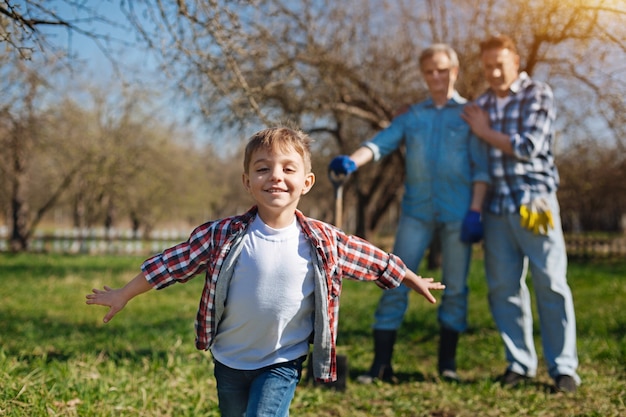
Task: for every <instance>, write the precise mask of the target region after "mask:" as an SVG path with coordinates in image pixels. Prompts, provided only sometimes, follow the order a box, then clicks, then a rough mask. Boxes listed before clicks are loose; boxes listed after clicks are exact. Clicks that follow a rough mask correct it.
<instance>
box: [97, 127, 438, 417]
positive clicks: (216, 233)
mask: <svg viewBox="0 0 626 417" xmlns="http://www.w3.org/2000/svg"><path fill="white" fill-rule="evenodd" d="M309 142H310V139H309V138H308V137H307V136H306V135H304V134H303V133H302V132H299V131H295V130H292V129H289V128H284V127H278V128H270V129H265V130H262V131H260V132H258V133H256V134H255V135H253V136H252V137H251V139H250V141H249V143H248V145H247V146H246V150H245V157H244V173H243V175H242V180H243V185H244V188H245V189H246V190H247V191H248V193H250V195H251V196H252V198H253V199H254V201H255V203H256V205H255V206H254V207H252V208H251V209H250V210H249V211H248V212H247V213H244V214H242V215H238V216H233V217H229V218H225V219H221V220H216V221H210V222H208V223H205V224H203V225H201V226H199V227H197V228H196V229H195V230H194V231H193V232H192V234H191V236H190V238H189V240H188V241H187V242H183V243H180V244H178V245H176V246H173V247H172V248H169V249H166V250H165V251H163V252H162V253H160V254H158V255H156V256H154V257H152V258H150V259H148V260H146V261H145V262H144V263H143V265H142V267H141V269H142V272H140V273H139V274H138V275H137V276H136V277H135V278H134V279H133V280H131V281H130V282H129V283H128V284H126V285H125V286H124V287H123V288H120V289H111V288H109V287H107V286H105V287H104V290H98V289H94V290H93V293H92V294H89V295H87V304H99V305H105V306H109V307H110V310H109V312H108V313H107V314H106V315H105V316H104V322H105V323H107V322H109V321H110V320H111V319H112V318H113V316H114V315H115V314H117V313H118V312H119V311H120V310H121V309H123V308H124V306H125V305H126V303H127V302H128V301H129V300H130V299H132V298H133V297H135V296H137V295H139V294H142V293H144V292H146V291H148V290H150V289H151V288H155V289H162V288H165V287H167V286H169V285H171V284H174V283H176V282H181V283H182V282H186V281H187V280H189V279H190V278H192V277H193V276H194V275H197V274H200V273H205V274H206V283H205V286H204V290H203V293H202V297H201V300H200V306H199V310H198V314H197V318H196V347H197V348H198V349H204V350H206V349H210V350H211V353H212V355H213V359H214V362H215V369H214V374H215V378H216V381H217V393H218V399H219V408H220V411H221V413H222V415H223V416H228V417H230V416H248V417H250V416H288V415H289V405H290V403H291V400H292V399H293V395H294V393H295V388H296V384H297V383H298V381H299V380H300V375H301V371H302V362H303V361H304V359H305V357H306V355H307V353H308V351H309V341H310V340H312V341H313V373H314V376H315V378H316V379H318V380H320V381H324V382H330V381H334V380H336V378H337V372H336V356H335V342H336V335H337V324H338V322H337V318H338V312H339V294H340V292H341V284H342V279H343V278H344V276H345V277H347V278H351V279H357V280H367V281H374V282H375V283H376V284H377V285H378V286H380V287H381V288H383V289H387V288H394V287H397V286H398V285H400V283H401V282H404V283H405V285H407V286H408V287H409V288H411V289H413V290H415V291H417V292H418V293H419V294H421V295H423V296H424V297H425V298H426V299H427V300H428V301H429V302H431V303H435V302H436V300H435V298H434V297H433V295H432V294H431V293H430V290H440V289H443V288H444V286H443V285H442V284H441V283H437V282H434V281H433V279H432V278H421V277H419V276H417V275H415V273H413V272H412V271H410V270H407V269H406V267H405V265H404V264H403V263H402V261H401V260H400V258H398V257H397V256H395V255H392V254H387V253H385V252H383V251H382V250H380V249H378V248H376V247H375V246H373V245H372V244H370V243H369V242H366V241H364V240H362V239H360V238H357V237H354V236H348V235H346V234H345V233H343V232H342V231H341V230H339V229H337V228H335V227H333V226H331V225H329V224H326V223H323V222H321V221H318V220H314V219H310V218H307V217H305V216H304V215H303V214H302V213H301V212H300V211H298V210H297V208H296V207H297V205H298V202H299V200H300V197H301V196H303V195H304V194H306V193H307V192H308V191H309V190H310V189H311V187H313V184H314V183H315V176H314V174H313V173H312V172H311V158H310V149H309Z"/></svg>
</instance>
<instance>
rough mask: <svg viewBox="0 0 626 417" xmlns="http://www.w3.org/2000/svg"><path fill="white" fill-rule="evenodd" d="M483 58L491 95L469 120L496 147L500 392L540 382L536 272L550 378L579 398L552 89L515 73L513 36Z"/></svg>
mask: <svg viewBox="0 0 626 417" xmlns="http://www.w3.org/2000/svg"><path fill="white" fill-rule="evenodd" d="M480 51H481V61H482V65H483V70H484V75H485V78H486V80H487V82H488V84H489V87H490V88H489V89H488V90H487V92H486V93H485V94H483V95H482V96H480V97H479V98H478V99H477V100H476V103H475V104H472V105H468V106H466V108H465V111H464V115H463V118H464V119H465V120H466V121H467V122H468V124H469V125H470V126H471V128H472V130H473V132H474V133H475V134H476V135H477V136H478V137H479V138H481V139H482V140H483V141H485V142H486V143H487V144H489V145H490V146H491V149H490V154H489V171H490V176H491V179H492V188H491V189H490V191H489V193H488V195H487V198H486V200H485V207H484V209H483V222H484V239H485V273H486V276H487V282H488V286H489V303H490V307H491V312H492V315H493V317H494V320H495V322H496V325H497V326H498V329H499V330H500V333H501V335H502V339H503V341H504V345H505V350H506V359H507V361H508V362H509V366H508V368H507V370H506V372H505V374H504V375H503V376H502V378H501V383H502V384H503V385H504V386H515V385H517V384H519V383H520V382H523V381H525V380H526V379H528V378H532V377H534V376H535V375H536V373H537V353H536V351H535V347H534V343H533V319H532V313H531V305H530V295H529V291H528V287H527V286H526V282H525V280H526V272H527V269H528V268H530V271H531V274H532V279H533V288H534V290H535V296H536V302H537V310H538V313H539V319H540V327H541V335H542V342H543V352H544V356H545V361H546V363H547V366H548V372H549V374H550V376H551V377H552V378H553V379H554V381H555V384H556V389H557V390H558V391H564V392H574V391H576V388H577V386H578V385H579V384H580V377H579V376H578V375H577V373H576V369H577V367H578V354H577V348H576V319H575V313H574V303H573V299H572V293H571V290H570V288H569V285H568V283H567V254H566V251H565V241H564V238H563V231H562V228H561V220H560V213H559V203H558V201H557V197H556V191H557V187H558V185H559V177H558V172H557V169H556V166H555V165H554V155H553V153H552V146H553V141H554V120H555V116H556V108H555V104H554V96H553V94H552V90H551V89H550V87H549V86H548V85H546V84H544V83H541V82H537V81H534V80H531V79H530V77H529V76H528V74H526V73H525V72H520V71H519V61H520V59H519V55H518V54H517V50H516V47H515V44H514V43H513V41H512V40H511V39H510V38H509V37H507V36H495V37H492V38H489V39H487V40H486V41H484V42H482V43H481V45H480Z"/></svg>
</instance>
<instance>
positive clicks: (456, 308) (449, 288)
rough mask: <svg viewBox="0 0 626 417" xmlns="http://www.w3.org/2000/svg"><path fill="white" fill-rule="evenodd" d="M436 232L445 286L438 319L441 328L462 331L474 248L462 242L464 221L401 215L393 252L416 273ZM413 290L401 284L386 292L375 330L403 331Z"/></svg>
mask: <svg viewBox="0 0 626 417" xmlns="http://www.w3.org/2000/svg"><path fill="white" fill-rule="evenodd" d="M435 233H437V234H438V235H439V238H440V241H441V256H442V277H441V281H442V282H443V283H444V284H445V285H446V288H445V290H444V291H443V295H442V299H441V303H440V304H439V309H438V313H437V317H438V320H439V323H440V325H442V326H444V327H447V328H448V329H451V330H454V331H457V332H462V331H465V330H466V328H467V295H468V292H469V291H468V287H467V274H468V272H469V265H470V260H471V256H472V247H471V245H469V244H466V243H463V242H461V237H460V236H461V221H458V222H447V223H437V222H424V221H421V220H418V219H415V218H412V217H409V216H404V215H402V216H401V217H400V221H399V222H398V231H397V233H396V240H395V243H394V248H393V253H394V254H396V255H398V256H399V257H400V259H402V261H403V262H404V263H405V265H406V266H407V268H409V269H410V270H412V271H415V272H417V269H418V267H419V265H420V263H421V262H422V259H423V257H424V254H425V252H426V250H427V249H428V247H429V246H430V243H431V241H432V240H433V237H434V236H435ZM410 291H411V290H410V289H409V288H408V287H407V286H406V285H400V286H399V287H397V288H394V289H392V290H387V291H384V292H383V294H382V296H381V298H380V300H379V302H378V307H377V308H376V313H375V314H374V326H373V327H374V329H376V330H397V329H398V328H400V325H401V324H402V320H403V318H404V314H405V313H406V309H407V307H408V300H409V292H410Z"/></svg>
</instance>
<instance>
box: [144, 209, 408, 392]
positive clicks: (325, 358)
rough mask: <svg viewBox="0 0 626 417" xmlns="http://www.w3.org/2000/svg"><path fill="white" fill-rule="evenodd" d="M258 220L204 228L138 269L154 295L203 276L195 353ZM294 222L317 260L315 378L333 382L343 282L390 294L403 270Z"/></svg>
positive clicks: (324, 229) (368, 248)
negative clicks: (374, 287) (373, 286)
mask: <svg viewBox="0 0 626 417" xmlns="http://www.w3.org/2000/svg"><path fill="white" fill-rule="evenodd" d="M256 214H257V208H256V207H253V208H252V209H250V210H249V211H248V212H246V213H245V214H243V215H239V216H233V217H229V218H225V219H221V220H216V221H210V222H207V223H205V224H203V225H201V226H199V227H197V228H196V229H195V230H194V231H193V232H192V233H191V236H190V237H189V239H188V240H187V241H186V242H183V243H180V244H178V245H176V246H173V247H171V248H169V249H166V250H164V251H163V252H162V253H160V254H158V255H155V256H153V257H152V258H150V259H148V260H146V261H145V262H144V263H143V265H142V266H141V269H142V270H143V273H144V275H145V277H146V279H147V281H148V282H149V283H150V284H151V285H152V286H153V287H154V288H156V289H162V288H165V287H167V286H169V285H172V284H174V283H177V282H179V283H183V282H186V281H188V280H189V279H191V278H192V277H193V276H195V275H198V274H201V273H205V274H206V279H205V285H204V289H203V292H202V297H201V299H200V306H199V308H198V314H197V317H196V323H195V327H196V347H197V348H198V349H204V350H206V349H209V348H210V346H211V344H212V343H213V337H214V335H215V332H216V329H217V325H218V323H219V320H220V318H221V315H222V313H223V309H224V302H225V299H226V294H227V287H228V283H229V281H230V277H232V272H233V269H234V265H235V263H236V258H237V257H238V254H239V250H240V248H241V245H240V244H239V243H240V242H241V239H242V238H243V235H244V234H245V232H246V230H247V228H248V226H249V225H250V223H251V222H252V220H253V219H254V218H255V216H256ZM296 218H297V220H298V222H299V224H300V225H301V227H302V231H303V233H304V234H305V236H306V237H307V239H308V241H309V242H310V243H311V245H312V248H313V249H314V250H315V251H314V253H315V255H316V256H315V258H316V259H313V260H312V262H313V265H314V269H315V271H316V274H315V275H316V280H315V287H316V289H315V307H316V308H315V332H314V338H313V360H314V364H313V369H314V374H315V377H316V378H317V379H319V380H323V381H334V380H336V378H337V368H336V354H335V343H336V339H337V326H338V321H337V318H338V313H339V294H340V293H341V284H342V279H343V278H349V279H355V280H366V281H374V282H375V283H376V284H377V285H378V286H379V287H381V288H383V289H389V288H394V287H397V286H398V285H400V283H401V281H402V279H403V278H404V274H405V266H404V263H402V261H401V260H400V258H398V257H397V256H395V255H393V254H388V253H386V252H384V251H382V250H381V249H378V248H377V247H375V246H374V245H372V244H371V243H369V242H367V241H365V240H363V239H361V238H358V237H356V236H349V235H346V234H345V233H343V232H342V231H341V230H339V229H337V228H335V227H334V226H331V225H329V224H327V223H324V222H321V221H319V220H314V219H311V218H308V217H305V216H304V215H303V214H302V213H301V212H300V211H296ZM229 255H232V256H230V257H229Z"/></svg>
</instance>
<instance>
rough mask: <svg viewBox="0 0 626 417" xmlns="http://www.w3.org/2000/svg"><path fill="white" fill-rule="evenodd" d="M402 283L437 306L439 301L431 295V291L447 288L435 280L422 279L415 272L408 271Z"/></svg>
mask: <svg viewBox="0 0 626 417" xmlns="http://www.w3.org/2000/svg"><path fill="white" fill-rule="evenodd" d="M402 283H403V284H404V285H406V286H407V287H409V288H410V289H412V290H414V291H417V292H418V293H419V294H421V295H423V296H424V298H426V299H427V300H428V302H430V303H432V304H435V303H436V302H437V299H435V297H434V296H433V295H432V294H431V293H430V290H443V289H444V288H446V286H445V285H443V284H442V283H441V282H435V281H434V279H433V278H422V277H420V276H419V275H416V274H415V272H413V271H409V270H408V269H407V270H406V275H405V276H404V279H403V280H402Z"/></svg>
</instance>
